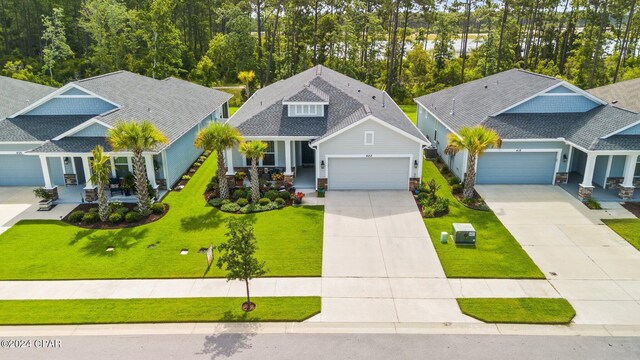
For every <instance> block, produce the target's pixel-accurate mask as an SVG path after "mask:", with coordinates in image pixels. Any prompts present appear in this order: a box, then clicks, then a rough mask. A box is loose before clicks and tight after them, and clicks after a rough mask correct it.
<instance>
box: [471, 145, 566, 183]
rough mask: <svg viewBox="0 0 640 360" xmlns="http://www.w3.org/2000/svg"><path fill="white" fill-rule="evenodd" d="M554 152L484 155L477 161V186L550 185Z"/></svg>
mask: <svg viewBox="0 0 640 360" xmlns="http://www.w3.org/2000/svg"><path fill="white" fill-rule="evenodd" d="M556 157H557V153H555V152H508V153H507V152H505V153H493V152H489V153H485V154H484V155H482V156H481V157H480V158H479V160H478V173H477V176H476V183H477V184H545V185H546V184H551V183H552V182H553V177H554V173H555V168H556V161H557V159H556Z"/></svg>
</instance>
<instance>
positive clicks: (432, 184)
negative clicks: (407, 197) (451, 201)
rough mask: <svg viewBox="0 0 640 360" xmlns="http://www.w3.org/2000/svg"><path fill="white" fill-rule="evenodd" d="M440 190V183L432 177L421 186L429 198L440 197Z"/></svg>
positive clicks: (421, 191) (422, 191)
mask: <svg viewBox="0 0 640 360" xmlns="http://www.w3.org/2000/svg"><path fill="white" fill-rule="evenodd" d="M438 190H440V185H439V184H438V183H437V182H436V179H431V180H429V181H427V182H423V183H422V186H421V187H420V193H425V194H427V195H426V196H427V198H431V199H435V198H436V197H438V195H437V193H438Z"/></svg>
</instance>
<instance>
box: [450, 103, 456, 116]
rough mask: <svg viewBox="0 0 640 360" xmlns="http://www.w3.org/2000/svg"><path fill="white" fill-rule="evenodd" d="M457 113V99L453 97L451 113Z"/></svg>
mask: <svg viewBox="0 0 640 360" xmlns="http://www.w3.org/2000/svg"><path fill="white" fill-rule="evenodd" d="M455 114H456V99H453V104H451V115H455Z"/></svg>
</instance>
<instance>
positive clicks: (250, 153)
mask: <svg viewBox="0 0 640 360" xmlns="http://www.w3.org/2000/svg"><path fill="white" fill-rule="evenodd" d="M265 151H267V143H265V142H262V141H258V140H253V141H248V142H243V143H242V144H240V153H241V154H242V155H244V156H245V157H246V158H247V159H251V170H250V171H249V172H250V173H251V200H252V201H253V203H254V204H257V203H258V200H260V181H259V179H258V161H260V160H262V158H263V157H264V153H265Z"/></svg>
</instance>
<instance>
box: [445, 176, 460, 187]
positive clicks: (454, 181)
mask: <svg viewBox="0 0 640 360" xmlns="http://www.w3.org/2000/svg"><path fill="white" fill-rule="evenodd" d="M447 182H448V183H449V185H455V184H460V179H458V177H457V176H453V177H451V178H450V179H449V180H447Z"/></svg>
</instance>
